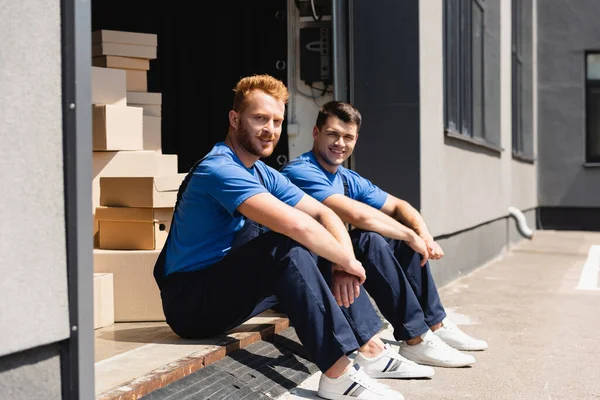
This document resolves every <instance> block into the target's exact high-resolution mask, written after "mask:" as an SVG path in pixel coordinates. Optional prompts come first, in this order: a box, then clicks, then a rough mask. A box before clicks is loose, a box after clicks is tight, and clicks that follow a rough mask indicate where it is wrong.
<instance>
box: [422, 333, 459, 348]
mask: <svg viewBox="0 0 600 400" xmlns="http://www.w3.org/2000/svg"><path fill="white" fill-rule="evenodd" d="M424 340H426V341H427V342H428V343H429V345H430V346H431V347H433V348H435V349H438V350H446V351H452V352H456V351H457V350H456V349H455V348H454V347H452V346H450V345H448V344H447V343H446V342H444V341H443V340H442V339H440V338H439V337H438V336H436V335H435V334H433V335H428V336H427V339H424Z"/></svg>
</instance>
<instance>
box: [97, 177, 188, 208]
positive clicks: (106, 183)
mask: <svg viewBox="0 0 600 400" xmlns="http://www.w3.org/2000/svg"><path fill="white" fill-rule="evenodd" d="M186 175H187V174H186V173H182V174H175V175H163V176H154V177H140V178H105V177H101V178H100V205H101V206H105V207H147V208H169V207H174V206H175V202H176V200H177V191H178V190H179V185H181V182H182V181H183V178H185V176H186Z"/></svg>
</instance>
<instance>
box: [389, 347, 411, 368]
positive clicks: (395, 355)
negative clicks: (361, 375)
mask: <svg viewBox="0 0 600 400" xmlns="http://www.w3.org/2000/svg"><path fill="white" fill-rule="evenodd" d="M386 356H388V357H389V358H393V359H394V360H398V361H400V362H402V363H405V364H408V365H418V364H417V363H416V362H414V361H411V360H409V359H408V358H404V357H403V356H402V355H401V354H399V353H396V352H395V351H394V350H392V349H386Z"/></svg>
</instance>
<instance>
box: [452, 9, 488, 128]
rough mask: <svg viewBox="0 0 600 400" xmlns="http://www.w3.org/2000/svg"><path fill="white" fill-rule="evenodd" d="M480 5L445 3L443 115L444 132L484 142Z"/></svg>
mask: <svg viewBox="0 0 600 400" xmlns="http://www.w3.org/2000/svg"><path fill="white" fill-rule="evenodd" d="M483 4H484V1H483V0H446V1H445V6H444V12H445V16H444V24H445V26H444V31H445V32H444V85H445V87H444V89H445V92H444V97H445V98H444V102H445V104H444V113H445V124H446V130H447V131H449V132H451V133H459V134H463V135H466V136H470V137H473V138H480V139H485V118H484V117H485V113H484V6H483Z"/></svg>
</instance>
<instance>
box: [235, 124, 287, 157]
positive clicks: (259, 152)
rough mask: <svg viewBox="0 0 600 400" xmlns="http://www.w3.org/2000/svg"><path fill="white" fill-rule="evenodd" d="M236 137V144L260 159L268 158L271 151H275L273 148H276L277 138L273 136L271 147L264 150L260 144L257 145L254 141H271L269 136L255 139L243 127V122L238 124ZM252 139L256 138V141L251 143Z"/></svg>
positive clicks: (244, 126)
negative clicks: (263, 139)
mask: <svg viewBox="0 0 600 400" xmlns="http://www.w3.org/2000/svg"><path fill="white" fill-rule="evenodd" d="M237 136H238V142H239V143H240V145H241V146H242V147H243V148H244V150H246V151H247V152H248V153H250V154H252V155H254V156H256V157H260V158H263V157H268V156H270V155H271V154H272V153H273V150H275V146H277V143H278V142H279V138H278V137H275V135H273V137H274V138H273V141H272V142H271V144H272V146H271V147H267V148H266V149H265V148H264V147H262V146H261V145H260V143H257V142H256V141H258V140H260V139H262V138H265V139H271V135H268V134H261V135H260V136H257V137H255V136H254V135H253V134H251V133H250V130H249V129H248V128H247V127H246V125H244V123H243V122H241V123H240V127H239V128H238V130H237ZM253 138H256V140H255V141H253V140H252V139H253Z"/></svg>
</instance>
